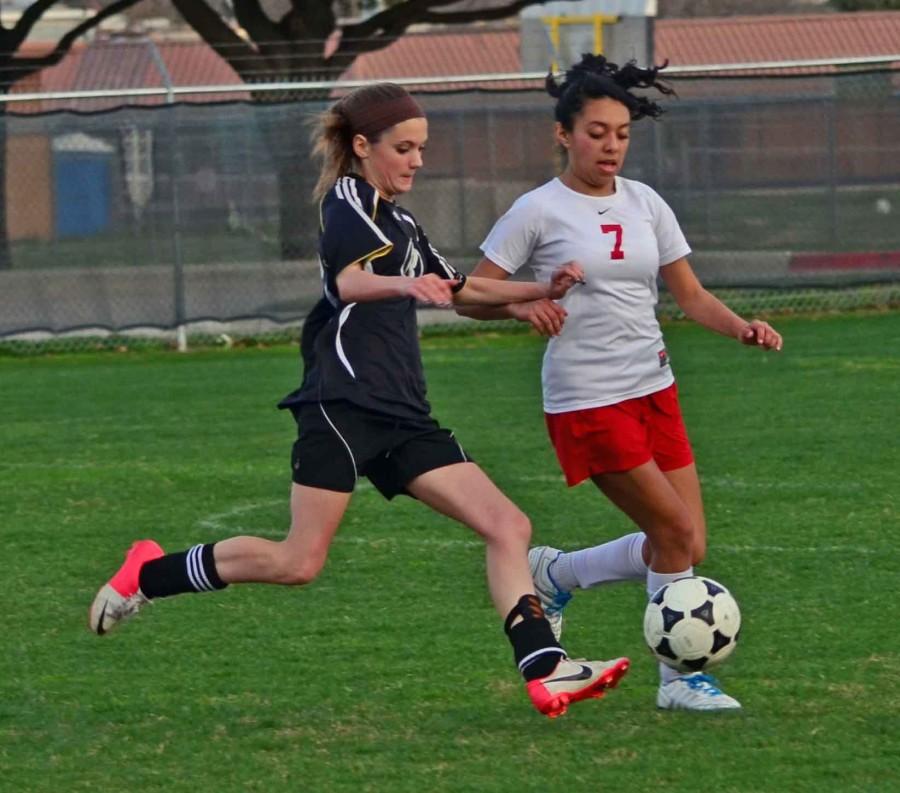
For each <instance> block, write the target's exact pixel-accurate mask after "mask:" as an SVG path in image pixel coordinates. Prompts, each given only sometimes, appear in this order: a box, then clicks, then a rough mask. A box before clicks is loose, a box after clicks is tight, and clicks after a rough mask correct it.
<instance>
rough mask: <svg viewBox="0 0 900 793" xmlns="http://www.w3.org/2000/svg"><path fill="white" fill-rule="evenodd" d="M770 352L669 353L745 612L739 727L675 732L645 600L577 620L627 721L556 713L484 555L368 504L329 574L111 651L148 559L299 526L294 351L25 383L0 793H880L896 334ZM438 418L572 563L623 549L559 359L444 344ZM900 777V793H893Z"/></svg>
mask: <svg viewBox="0 0 900 793" xmlns="http://www.w3.org/2000/svg"><path fill="white" fill-rule="evenodd" d="M778 325H779V328H780V329H781V330H782V331H783V332H784V334H785V338H786V348H785V351H784V353H783V354H781V355H778V356H776V355H764V354H760V353H758V352H757V351H755V350H747V349H742V348H739V347H738V346H737V345H735V344H734V343H733V342H729V341H728V340H725V339H721V338H718V337H714V336H712V335H711V334H709V333H706V332H704V331H702V330H700V329H698V328H697V327H696V326H693V325H688V324H681V323H677V324H672V325H669V326H668V327H667V337H668V340H669V346H670V351H671V353H672V357H673V361H674V365H675V367H676V371H677V373H678V375H679V382H680V387H681V394H682V399H683V406H684V410H685V413H686V417H687V420H688V426H689V429H690V431H691V435H692V439H693V442H694V446H695V450H696V453H697V456H698V460H699V465H700V469H701V475H702V478H703V484H704V491H705V496H706V506H707V512H708V518H709V523H710V527H711V537H712V541H711V548H710V552H709V556H708V559H707V562H706V564H704V566H703V568H701V569H702V570H703V571H704V572H705V573H706V574H707V575H710V576H712V577H714V578H718V579H721V580H723V581H725V582H727V583H728V584H729V585H730V586H731V588H732V589H733V591H734V592H735V593H736V595H737V597H738V599H739V601H740V603H741V605H742V608H743V612H744V619H745V628H744V633H743V638H742V643H741V646H739V647H738V649H737V652H736V653H735V655H734V657H733V659H732V660H731V661H729V663H728V664H727V665H726V666H725V667H724V668H723V670H722V672H721V679H722V680H723V682H724V683H725V684H726V685H725V687H726V690H727V691H728V692H729V693H732V694H734V695H735V696H736V697H738V698H739V699H741V700H742V701H743V703H744V711H743V712H742V713H740V714H737V715H729V716H724V717H722V716H703V715H697V714H678V713H658V712H657V711H656V710H655V707H654V692H655V685H654V684H655V676H656V673H655V668H654V665H653V663H652V662H651V659H650V657H649V655H648V654H647V651H646V650H645V649H644V648H643V646H642V641H641V631H640V615H641V612H642V608H643V600H644V595H643V593H642V588H641V587H639V586H636V585H632V586H626V585H623V586H619V587H610V588H605V589H601V590H596V591H590V592H586V593H580V594H578V595H577V596H576V598H575V600H574V601H573V603H572V605H571V606H570V607H569V612H568V614H569V618H568V627H567V635H566V644H567V646H568V647H569V648H570V650H571V651H572V652H574V653H576V654H587V655H590V656H595V657H609V656H612V655H618V654H627V655H630V656H631V657H632V659H633V660H634V665H633V668H632V672H631V673H630V674H629V676H628V678H626V680H625V681H624V682H623V684H622V686H621V687H620V688H619V689H618V690H617V691H615V692H613V693H612V694H611V695H610V696H608V697H607V698H606V699H605V700H603V701H602V702H590V703H586V704H583V705H579V706H576V707H574V708H573V709H572V710H571V711H570V713H569V714H567V715H566V716H565V717H564V718H562V719H559V720H556V721H550V720H547V719H545V718H543V717H541V716H539V715H538V714H537V713H536V712H534V711H532V710H531V708H530V705H529V704H528V703H527V700H526V698H525V696H524V692H523V691H522V686H521V683H520V682H519V681H518V680H517V676H516V674H515V672H514V669H513V667H512V659H511V652H510V650H509V647H508V645H507V644H506V641H505V639H504V638H503V637H502V633H501V630H500V625H499V620H498V618H497V617H496V615H495V614H494V613H493V611H492V610H491V608H490V605H489V601H488V597H487V594H486V591H485V588H484V585H483V580H482V579H483V564H482V555H481V550H480V548H479V544H478V543H477V542H476V541H475V539H474V537H473V536H471V535H470V534H468V533H467V532H466V530H465V529H463V528H462V527H459V526H457V525H455V524H453V523H451V522H449V521H447V520H446V519H444V518H441V517H439V516H437V515H434V514H432V513H430V512H428V511H427V510H426V509H424V508H423V507H422V506H421V505H419V504H417V503H415V502H412V501H410V500H405V499H404V500H400V501H399V502H395V503H392V504H387V503H386V502H384V501H382V500H381V499H380V497H379V496H377V494H376V493H375V492H374V491H373V490H372V488H371V487H369V486H367V485H363V486H361V487H360V489H359V492H358V494H357V496H356V497H355V499H354V502H353V504H352V505H351V509H350V512H349V513H348V515H347V518H346V521H345V524H344V525H343V527H342V529H341V532H340V534H339V535H338V537H337V539H336V541H335V544H334V546H333V550H332V554H331V557H330V560H329V564H328V566H327V567H326V569H325V571H324V573H323V574H322V576H321V578H320V579H319V580H317V581H316V582H315V583H314V584H312V585H311V586H310V587H308V588H306V589H303V590H291V589H280V588H274V587H264V586H235V587H231V588H230V589H228V590H226V591H225V592H222V593H218V594H215V595H203V596H186V597H182V598H175V599H172V600H168V601H163V602H160V603H158V604H156V605H154V606H153V607H152V608H149V609H147V610H146V612H144V613H142V614H141V616H140V618H139V619H137V620H136V621H134V622H133V623H131V624H129V625H127V626H125V627H123V628H122V629H121V630H119V631H117V632H116V633H114V634H112V635H110V636H108V637H104V638H102V639H99V638H97V637H95V636H92V635H90V634H89V633H88V631H87V630H86V629H85V619H86V613H87V606H88V604H89V603H90V600H91V598H92V597H93V594H94V591H95V589H96V588H97V587H98V586H99V584H100V583H102V582H103V580H104V579H105V578H106V577H107V576H108V575H109V573H110V572H111V571H112V570H113V569H114V568H115V567H116V566H117V565H118V563H119V560H120V558H121V554H122V552H123V551H124V549H125V547H126V546H127V544H128V543H129V542H130V541H131V540H132V539H133V538H136V537H140V536H153V537H155V538H157V539H158V540H159V541H160V542H161V543H162V544H163V545H164V547H166V548H169V549H171V550H175V549H180V548H184V547H187V546H188V545H191V544H194V543H196V542H203V541H210V540H215V539H218V538H222V537H226V536H229V535H231V534H233V533H238V532H254V533H259V534H263V535H265V536H270V537H278V536H280V535H281V533H282V532H283V529H284V527H285V526H286V523H287V520H288V510H287V494H288V459H289V451H290V444H291V442H292V438H293V427H292V422H291V419H290V417H289V416H287V415H285V414H283V413H280V412H278V411H277V410H276V409H275V408H274V403H275V401H276V400H277V399H278V398H279V397H280V396H281V395H282V394H283V393H285V392H287V391H288V390H290V389H291V388H292V387H293V386H294V384H295V381H296V378H297V371H298V361H297V354H296V351H295V350H293V349H289V348H286V347H282V348H273V349H250V350H237V349H233V350H229V351H224V350H223V351H203V352H197V353H191V354H188V355H178V354H175V353H165V352H140V353H127V354H117V353H113V352H107V353H95V354H82V355H75V354H72V355H61V356H45V357H37V358H34V357H33V358H25V359H18V358H12V357H8V358H0V384H2V388H0V415H2V417H3V420H2V422H0V449H2V455H0V542H2V553H3V557H2V558H3V563H2V567H0V571H2V575H0V601H2V603H3V610H2V616H0V631H2V636H3V644H2V652H0V791H3V793H7V791H9V792H10V793H12V792H13V791H15V792H16V793H18V792H20V791H21V792H26V791H27V793H44V792H46V793H50V791H53V793H58V792H59V791H66V792H67V793H70V792H73V791H97V792H99V793H106V791H118V790H127V791H141V793H154V792H155V791H165V792H166V793H180V792H181V791H185V792H187V791H190V792H191V793H194V791H197V790H205V789H211V790H216V791H219V792H220V793H231V792H234V793H244V792H246V791H266V793H278V792H280V791H292V792H293V791H322V792H323V793H338V792H340V793H343V792H345V791H346V793H351V792H355V791H390V792H391V793H405V792H407V791H408V792H409V793H421V792H422V791H454V792H456V791H473V793H474V792H476V791H477V792H478V793H484V792H488V793H491V792H493V791H497V793H501V792H502V793H507V792H509V791H516V792H518V791H536V792H537V791H548V790H564V791H569V792H570V793H578V792H579V791H591V792H594V791H617V792H618V791H648V790H665V791H670V792H675V791H685V793H695V792H696V791H713V790H714V791H727V792H729V793H754V792H755V791H777V792H778V793H782V792H785V791H787V792H790V793H794V792H795V791H800V792H802V791H841V792H842V793H844V792H846V791H872V792H873V793H874V792H876V791H877V792H878V793H881V791H887V790H890V789H892V786H894V788H895V787H896V780H897V779H898V778H900V755H898V741H897V736H898V735H900V717H898V713H900V644H898V641H897V635H896V628H897V625H898V617H900V608H898V601H897V594H896V589H897V573H898V565H897V543H898V539H900V516H898V487H897V481H898V467H897V458H896V448H897V445H896V422H897V416H898V404H900V386H898V383H900V350H898V345H897V340H898V339H900V313H885V314H875V315H868V316H862V315H857V316H846V317H825V318H820V319H809V318H805V319H804V318H785V319H783V320H781V321H780V322H779V323H778ZM423 347H424V355H425V359H426V366H427V371H428V376H429V383H430V393H431V398H432V402H433V405H434V408H435V413H436V415H437V416H438V417H439V418H440V419H441V420H442V421H443V422H445V423H446V424H447V425H448V426H451V427H454V428H455V429H456V430H457V434H458V436H459V437H460V439H461V440H462V442H463V443H464V444H465V445H466V447H467V449H468V450H469V451H470V452H471V453H472V454H473V455H474V456H475V457H476V458H477V459H478V460H479V461H480V462H481V463H482V465H483V466H484V467H485V468H486V469H487V470H488V472H489V473H490V474H491V475H492V476H493V477H494V478H495V480H496V481H497V482H498V483H499V484H500V485H501V486H502V487H503V488H504V489H505V490H506V491H507V492H508V493H509V494H510V495H511V496H512V497H513V498H514V499H515V500H516V501H517V502H518V503H519V504H520V505H521V506H522V507H523V508H524V509H525V510H526V511H527V512H528V513H529V514H530V515H531V516H532V518H533V521H534V525H535V539H536V541H539V542H548V543H553V544H555V545H558V546H562V547H565V548H574V547H578V546H581V545H585V544H588V543H594V542H599V541H602V540H604V539H608V538H612V537H614V536H616V535H618V534H620V533H623V532H625V531H628V530H629V526H628V524H627V521H626V520H625V519H624V518H623V517H621V516H620V515H619V514H618V513H616V512H615V511H614V510H613V509H612V508H611V507H609V506H608V505H607V504H606V503H605V502H604V501H603V500H602V498H601V497H599V495H598V494H597V493H596V492H595V491H593V490H592V489H591V487H590V486H581V487H578V488H574V489H573V490H567V489H566V488H565V487H564V485H563V483H562V480H561V478H560V476H559V474H558V472H557V468H556V465H555V462H554V459H553V455H552V452H551V450H550V448H549V445H548V442H547V440H546V439H545V436H544V430H543V426H542V423H543V419H542V416H541V411H540V406H539V398H538V391H539V383H538V379H539V378H538V369H539V362H540V355H541V342H540V341H539V340H538V339H536V338H534V337H532V336H530V335H525V334H508V335H506V334H488V335H484V336H454V337H450V336H448V337H441V336H431V337H428V338H426V339H425V340H424V342H423ZM890 780H894V781H893V782H891V781H890Z"/></svg>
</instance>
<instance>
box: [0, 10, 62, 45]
mask: <svg viewBox="0 0 900 793" xmlns="http://www.w3.org/2000/svg"><path fill="white" fill-rule="evenodd" d="M56 2H57V0H38V1H37V2H36V3H33V4H32V5H30V6H28V8H26V9H25V10H24V11H23V12H22V16H20V17H19V19H18V21H17V22H16V24H15V25H14V27H13V28H12V30H11V31H10V33H11V35H10V37H9V38H8V39H7V38H6V37H5V36H4V41H3V54H9V55H11V54H12V53H14V52H15V51H16V50H17V49H19V47H21V46H22V42H23V41H25V39H26V38H28V34H29V33H31V29H32V28H33V27H34V26H35V24H36V23H37V22H38V20H40V18H41V17H42V16H44V14H45V13H46V12H47V11H49V10H50V9H51V8H52V7H53V6H54V5H56Z"/></svg>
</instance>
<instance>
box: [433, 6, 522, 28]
mask: <svg viewBox="0 0 900 793" xmlns="http://www.w3.org/2000/svg"><path fill="white" fill-rule="evenodd" d="M536 2H538V0H515V2H513V3H510V4H509V5H507V6H499V7H497V8H482V9H480V10H479V9H475V10H473V11H426V12H424V13H423V14H422V15H421V16H420V17H419V18H418V20H417V21H418V22H433V23H438V24H448V25H457V24H467V23H469V22H482V21H484V22H489V21H491V20H494V19H506V18H507V17H511V16H512V15H513V14H518V13H519V11H521V10H522V9H523V8H527V7H528V6H532V5H535V3H536Z"/></svg>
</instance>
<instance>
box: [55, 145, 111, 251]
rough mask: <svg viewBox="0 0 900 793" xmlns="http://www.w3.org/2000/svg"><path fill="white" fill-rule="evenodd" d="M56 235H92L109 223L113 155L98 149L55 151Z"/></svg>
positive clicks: (106, 226) (103, 229) (99, 231)
mask: <svg viewBox="0 0 900 793" xmlns="http://www.w3.org/2000/svg"><path fill="white" fill-rule="evenodd" d="M53 171H54V183H55V184H54V187H55V189H56V203H55V212H56V217H55V220H56V236H57V238H60V237H90V236H92V235H94V234H100V233H101V232H103V231H105V230H106V229H107V228H108V226H109V193H110V184H109V183H110V159H109V155H107V154H99V153H95V152H74V151H60V152H56V156H55V157H54V163H53Z"/></svg>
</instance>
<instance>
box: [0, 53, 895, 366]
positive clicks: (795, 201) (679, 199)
mask: <svg viewBox="0 0 900 793" xmlns="http://www.w3.org/2000/svg"><path fill="white" fill-rule="evenodd" d="M672 83H673V85H674V87H675V89H676V91H677V93H678V98H677V99H667V100H665V105H666V107H667V113H666V114H665V115H664V116H663V118H662V120H660V121H658V122H654V121H651V120H645V121H642V122H639V123H637V124H636V125H635V129H634V131H633V135H632V141H631V149H630V151H629V156H628V161H627V164H626V167H625V171H624V175H625V176H628V177H631V178H635V179H639V180H641V181H644V182H647V183H648V184H650V185H652V186H653V187H654V188H655V189H657V190H658V191H659V192H660V193H661V194H662V195H663V197H664V198H665V199H666V200H667V201H668V202H669V203H670V204H671V205H672V207H673V208H674V210H675V212H676V214H677V215H678V217H679V220H680V222H681V224H682V227H683V229H684V231H685V234H686V236H687V238H688V241H689V242H690V244H691V245H692V247H693V249H694V254H693V257H692V262H693V264H694V266H695V269H696V270H697V272H698V274H699V276H700V277H701V279H702V280H703V282H704V283H705V284H706V285H707V286H709V287H711V288H712V289H713V290H719V291H720V292H721V293H722V294H723V295H725V294H727V296H728V299H729V300H730V301H731V302H732V303H735V305H736V306H738V305H740V306H751V308H747V309H742V310H752V311H753V312H756V313H765V312H772V311H781V312H783V311H823V310H834V309H850V308H858V307H867V306H884V305H896V304H897V303H898V302H900V101H898V98H900V92H898V87H900V73H898V72H896V71H888V70H886V71H867V72H863V71H855V72H851V73H839V72H837V71H836V72H835V73H830V74H825V75H817V76H810V75H795V76H768V77H753V78H747V77H739V76H735V77H723V76H709V75H704V76H702V77H695V78H689V77H676V78H673V80H672ZM430 87H431V88H432V89H433V88H434V87H435V86H430ZM212 95H214V92H213V91H212V89H209V91H208V93H207V95H206V96H207V98H208V97H209V96H212ZM419 97H420V99H421V101H422V103H423V105H424V106H425V108H426V110H427V112H428V115H429V122H430V141H429V146H428V151H427V153H426V167H425V168H424V169H423V170H422V171H421V172H420V174H419V176H418V177H417V182H416V187H415V189H414V190H413V191H412V193H410V194H409V195H408V196H405V197H404V198H403V203H404V204H405V205H406V206H408V207H409V208H410V210H411V211H412V212H413V213H414V214H415V215H416V216H417V218H419V220H420V221H421V223H422V225H423V227H424V228H425V229H426V230H427V231H428V233H429V236H430V237H431V239H432V242H433V243H434V244H435V245H436V246H437V247H438V248H439V249H440V250H441V251H442V253H444V254H445V255H446V256H448V257H449V258H450V259H451V260H452V261H453V262H454V263H455V264H456V265H457V266H458V267H459V268H460V269H463V270H468V269H470V268H471V266H473V265H474V263H475V262H476V261H477V260H478V258H479V253H478V245H479V244H480V243H481V241H482V240H483V238H484V236H485V234H486V233H487V231H488V230H489V228H490V227H491V225H492V224H493V222H494V221H495V220H496V219H497V218H498V217H499V216H500V215H501V214H502V213H503V212H504V211H505V210H506V209H507V208H508V206H509V205H510V204H511V203H512V201H513V200H514V199H515V198H516V197H517V196H519V195H520V194H521V193H523V192H525V191H526V190H529V189H531V188H533V187H535V186H537V185H538V184H540V183H542V182H543V181H545V180H547V179H548V178H551V177H552V176H553V175H554V174H555V173H556V172H557V169H558V162H557V159H556V153H555V152H554V147H553V141H552V100H550V98H549V97H547V96H546V94H544V93H543V92H542V91H540V90H534V89H532V90H528V89H523V90H509V89H506V90H504V89H502V88H500V89H493V90H484V89H481V90H465V91H443V92H442V91H435V90H429V91H426V92H423V93H421V94H420V95H419ZM326 106H327V100H325V99H322V98H319V99H308V100H302V101H301V100H297V101H290V102H251V101H239V102H221V103H215V102H204V103H194V104H192V103H173V104H162V105H160V104H157V105H155V106H121V107H117V108H114V109H108V110H103V111H93V112H79V111H78V110H71V109H69V110H55V111H52V112H37V113H35V112H31V113H19V112H15V106H14V105H12V106H10V107H8V108H7V112H6V113H5V115H4V116H3V117H2V122H0V123H2V128H0V141H2V142H3V144H4V145H5V149H6V153H7V154H6V179H5V193H4V194H3V196H2V202H0V205H2V207H4V209H5V211H4V213H3V215H0V220H3V221H4V222H3V223H2V225H0V228H5V236H3V237H2V239H0V347H2V348H4V349H6V350H10V349H12V350H16V351H22V350H27V349H30V348H33V346H34V345H35V344H39V345H42V348H44V349H47V348H52V349H66V348H69V349H71V348H84V347H90V346H96V345H98V344H99V345H102V346H119V345H127V346H134V345H135V344H171V343H172V339H173V337H174V334H175V332H176V329H180V330H181V332H182V333H183V334H184V333H189V334H191V335H192V336H193V337H195V338H196V340H198V341H199V340H207V341H208V340H213V341H218V342H219V343H225V344H228V343H232V342H233V341H234V340H235V339H238V340H240V339H243V338H257V339H259V338H269V339H275V338H282V337H291V336H295V335H296V327H297V325H298V324H299V323H300V322H301V321H302V318H303V317H304V315H305V313H306V312H307V311H308V309H309V308H310V307H311V306H312V304H313V303H314V302H315V300H316V299H317V298H318V296H319V291H320V287H319V275H318V264H317V262H316V259H315V247H316V230H317V223H318V221H317V209H316V207H315V206H314V205H313V204H312V202H311V200H310V192H311V189H312V186H313V184H314V182H315V180H316V176H317V174H316V172H315V168H314V165H313V163H311V161H310V156H309V152H310V146H309V121H310V119H312V118H314V117H315V115H316V114H317V113H318V112H320V111H321V110H322V109H323V108H324V107H326ZM721 290H726V291H721ZM661 311H662V313H663V314H664V315H676V314H677V311H676V310H675V308H674V307H673V306H671V305H670V302H669V301H668V300H667V298H666V297H665V296H664V297H663V300H662V303H661ZM454 327H457V326H454ZM458 327H462V325H460V326H458Z"/></svg>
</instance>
